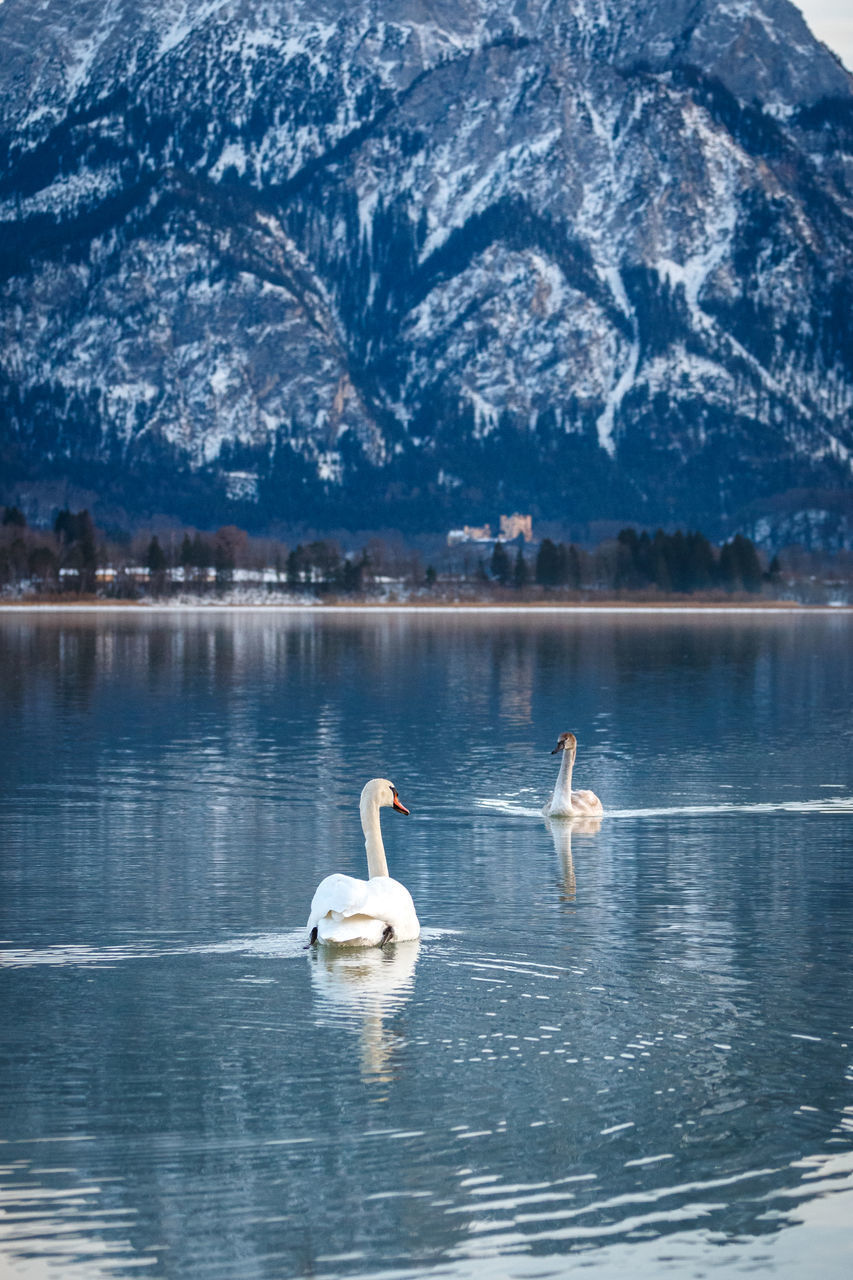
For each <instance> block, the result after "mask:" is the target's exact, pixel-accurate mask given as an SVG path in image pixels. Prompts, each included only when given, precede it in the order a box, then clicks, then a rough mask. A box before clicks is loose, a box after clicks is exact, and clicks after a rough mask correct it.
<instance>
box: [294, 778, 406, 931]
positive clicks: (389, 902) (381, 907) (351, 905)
mask: <svg viewBox="0 0 853 1280" xmlns="http://www.w3.org/2000/svg"><path fill="white" fill-rule="evenodd" d="M386 807H387V808H389V809H396V810H397V812H398V813H408V812H409V811H408V809H405V808H404V807H403V805H401V804H400V798H399V796H398V795H397V788H396V787H395V786H394V784H393V782H389V781H388V779H387V778H372V779H371V781H370V782H368V783H367V784H366V785H365V787H364V790H363V791H362V793H361V802H360V804H359V809H360V811H361V829H362V831H363V832H364V847H365V849H366V851H367V870H368V874H369V876H370V879H369V880H357V879H355V878H354V877H353V876H345V875H341V874H340V873H335V874H334V875H331V876H326V878H325V880H321V881H320V883H319V884H318V886H317V889H316V891H315V893H314V897H313V899H312V902H311V915H310V916H309V918H308V925H307V928H308V933H309V939H310V942H309V945H310V944H313V943H316V942H331V943H338V944H339V945H346V946H355V947H384V946H385V943H386V942H391V941H392V940H393V941H394V942H408V941H410V940H411V939H412V938H417V937H418V936H419V935H420V932H421V926H420V924H419V922H418V917H417V916H416V915H415V904H414V903H413V902H412V896H411V894H410V893H409V891H408V889H407V888H406V887H405V885H402V884H400V883H399V881H397V880H392V879H391V877H390V876H389V875H388V863H387V862H386V861H385V847H384V845H383V844H382V831H381V828H380V826H379V810H380V809H381V808H386Z"/></svg>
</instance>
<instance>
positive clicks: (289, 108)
mask: <svg viewBox="0 0 853 1280" xmlns="http://www.w3.org/2000/svg"><path fill="white" fill-rule="evenodd" d="M0 49H1V50H2V63H1V64H0V65H2V68H3V70H2V78H1V79H2V83H0V95H2V97H0V130H2V137H0V200H2V205H0V215H2V219H3V224H4V226H3V235H2V238H0V297H2V303H0V305H2V316H3V325H4V342H3V349H2V353H0V396H2V428H0V429H2V440H3V452H4V456H5V458H6V464H5V468H4V469H5V471H6V477H5V491H6V492H7V493H8V494H9V495H14V496H16V497H18V496H23V497H24V499H25V500H26V496H27V494H28V493H30V494H35V495H37V494H38V493H39V492H46V491H48V489H49V486H50V483H51V482H52V481H53V480H54V479H57V478H63V479H68V480H71V481H72V482H73V483H75V484H76V485H78V486H80V487H81V488H82V489H86V490H88V491H91V492H92V493H93V494H95V495H97V498H98V500H99V502H100V503H101V505H102V506H104V507H107V506H111V507H112V508H124V509H125V511H127V512H128V513H129V514H130V515H141V514H144V513H146V512H148V511H151V510H157V511H170V512H173V513H174V514H176V515H179V516H181V517H183V518H184V519H187V520H196V521H198V522H200V523H201V522H205V521H206V520H223V519H226V518H227V519H233V520H237V521H243V522H245V523H248V524H257V525H260V524H263V523H265V522H266V521H268V520H275V519H278V520H285V521H288V520H299V519H303V518H309V519H311V520H312V522H314V523H324V522H325V523H334V524H337V525H350V526H359V527H362V528H364V527H369V526H372V527H376V526H379V525H387V524H399V525H402V526H403V527H407V528H439V527H441V526H442V525H443V524H444V523H445V522H447V521H451V520H455V519H459V518H460V517H462V516H464V517H466V518H468V519H471V520H478V519H483V518H486V519H488V518H491V519H494V517H495V514H496V507H497V506H498V505H500V506H501V507H502V508H503V509H506V508H508V507H513V508H516V507H517V508H523V509H524V510H530V511H532V512H533V513H534V515H535V516H536V517H537V518H548V519H562V520H565V521H567V522H575V523H578V522H583V521H588V520H591V519H595V518H613V519H625V520H636V521H646V522H659V521H671V520H675V521H679V522H682V523H690V524H692V525H696V526H700V527H703V528H705V529H706V530H707V531H708V532H710V533H714V532H728V531H729V530H730V529H732V528H734V527H736V526H737V525H741V526H744V525H746V524H748V523H749V522H750V521H753V522H754V520H755V518H757V517H760V518H762V519H763V520H765V522H769V523H767V528H768V530H769V534H768V536H772V530H773V527H774V522H776V523H778V522H779V521H780V520H781V521H784V520H790V519H792V518H797V517H798V513H799V512H800V510H801V509H803V510H805V509H808V510H811V511H814V510H823V509H825V508H826V509H828V508H830V507H831V508H832V509H833V510H835V511H836V512H839V511H840V512H842V513H843V512H844V511H845V510H846V511H849V504H848V503H847V500H846V499H845V498H844V496H843V495H844V494H845V493H848V494H849V492H850V490H851V489H853V461H852V460H853V80H852V79H851V77H850V76H849V75H848V74H847V73H846V72H845V71H844V69H843V68H842V66H841V65H840V63H839V62H838V61H837V60H836V59H835V58H834V57H833V55H831V54H830V53H829V52H828V51H827V50H826V49H825V48H824V47H823V46H822V45H820V44H818V43H817V42H816V41H815V40H814V39H813V38H812V37H811V35H810V34H809V32H808V29H807V28H806V26H805V24H804V22H803V21H802V19H801V17H800V15H799V13H798V12H797V10H795V9H794V8H793V7H792V6H791V5H790V4H788V3H787V0H716V2H715V0H697V2H696V3H688V0H674V2H670V3H667V4H662V3H660V4H659V3H655V2H654V0H553V2H550V0H538V2H537V0H532V2H530V3H524V0H517V2H515V0H453V2H451V0H436V2H433V3H430V2H429V0H397V2H393V0H388V2H386V3H379V2H378V0H348V2H347V3H344V0H312V3H310V4H309V3H306V2H305V0H276V2H273V0H270V2H269V3H266V4H257V3H249V2H248V0H245V2H243V3H240V2H239V0H227V2H224V0H223V2H217V0H185V2H184V4H183V6H182V7H179V8H177V9H169V11H168V12H165V11H164V7H163V6H162V5H159V4H154V3H151V2H146V0H142V2H141V3H140V0H112V3H109V4H107V5H105V6H103V7H96V6H91V5H89V4H86V3H83V2H82V0H63V3H60V2H59V0H46V3H45V4H43V5H42V6H41V7H40V8H39V9H38V11H36V10H35V9H34V8H33V6H32V5H31V4H30V3H28V0H5V3H4V4H3V5H2V7H0ZM839 494H840V495H841V497H839ZM828 495H831V497H830V496H828ZM833 504H834V506H833ZM839 521H840V524H839V523H838V522H836V523H837V525H838V528H839V529H840V528H841V526H842V525H843V517H842V516H839ZM830 523H831V522H830ZM816 527H817V528H818V529H819V533H818V535H817V536H819V537H820V536H823V534H822V533H820V529H823V526H822V525H821V523H820V520H818V522H817V526H816ZM828 528H829V526H827V528H826V529H824V530H823V532H824V533H826V532H827V529H828ZM827 536H829V534H827Z"/></svg>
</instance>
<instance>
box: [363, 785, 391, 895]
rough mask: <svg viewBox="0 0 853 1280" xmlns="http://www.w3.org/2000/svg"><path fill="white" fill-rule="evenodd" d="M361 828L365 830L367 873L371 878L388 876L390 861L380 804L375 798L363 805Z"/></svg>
mask: <svg viewBox="0 0 853 1280" xmlns="http://www.w3.org/2000/svg"><path fill="white" fill-rule="evenodd" d="M361 829H362V831H363V832H364V847H365V849H366V851H367V873H368V875H369V877H370V879H371V880H372V879H373V877H374V876H387V874H388V863H387V862H386V860H385V846H384V844H383V843H382V830H381V828H380V826H379V805H378V804H377V803H376V801H375V800H368V801H367V803H366V804H363V805H362V806H361Z"/></svg>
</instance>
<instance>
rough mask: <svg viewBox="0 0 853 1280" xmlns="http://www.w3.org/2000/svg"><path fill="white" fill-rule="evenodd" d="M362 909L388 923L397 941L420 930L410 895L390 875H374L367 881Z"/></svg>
mask: <svg viewBox="0 0 853 1280" xmlns="http://www.w3.org/2000/svg"><path fill="white" fill-rule="evenodd" d="M364 910H365V911H366V913H367V914H368V915H371V916H374V917H375V918H377V919H379V920H384V921H385V923H386V924H390V926H391V928H392V929H393V930H394V937H395V938H396V939H397V941H398V942H404V941H408V940H410V939H412V938H417V937H418V936H419V934H420V931H421V926H420V923H419V922H418V917H417V914H416V912H415V904H414V902H412V895H411V894H410V893H409V891H408V889H407V888H406V886H405V885H404V884H400V882H399V880H392V879H391V877H390V876H374V877H373V879H372V880H368V882H367V893H366V895H365V906H364Z"/></svg>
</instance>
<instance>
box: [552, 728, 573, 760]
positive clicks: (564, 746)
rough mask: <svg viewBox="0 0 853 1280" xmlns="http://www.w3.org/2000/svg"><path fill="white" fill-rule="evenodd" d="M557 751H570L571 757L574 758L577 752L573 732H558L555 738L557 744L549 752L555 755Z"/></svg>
mask: <svg viewBox="0 0 853 1280" xmlns="http://www.w3.org/2000/svg"><path fill="white" fill-rule="evenodd" d="M558 751H568V752H570V753H571V757H572V759H573V760H574V758H575V756H576V755H577V753H578V740H577V738H576V737H575V735H574V734H573V733H561V734H560V736H559V738H558V739H557V745H556V747H555V748H554V750H553V751H552V752H551V755H552V756H555V755H556V754H557V752H558Z"/></svg>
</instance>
